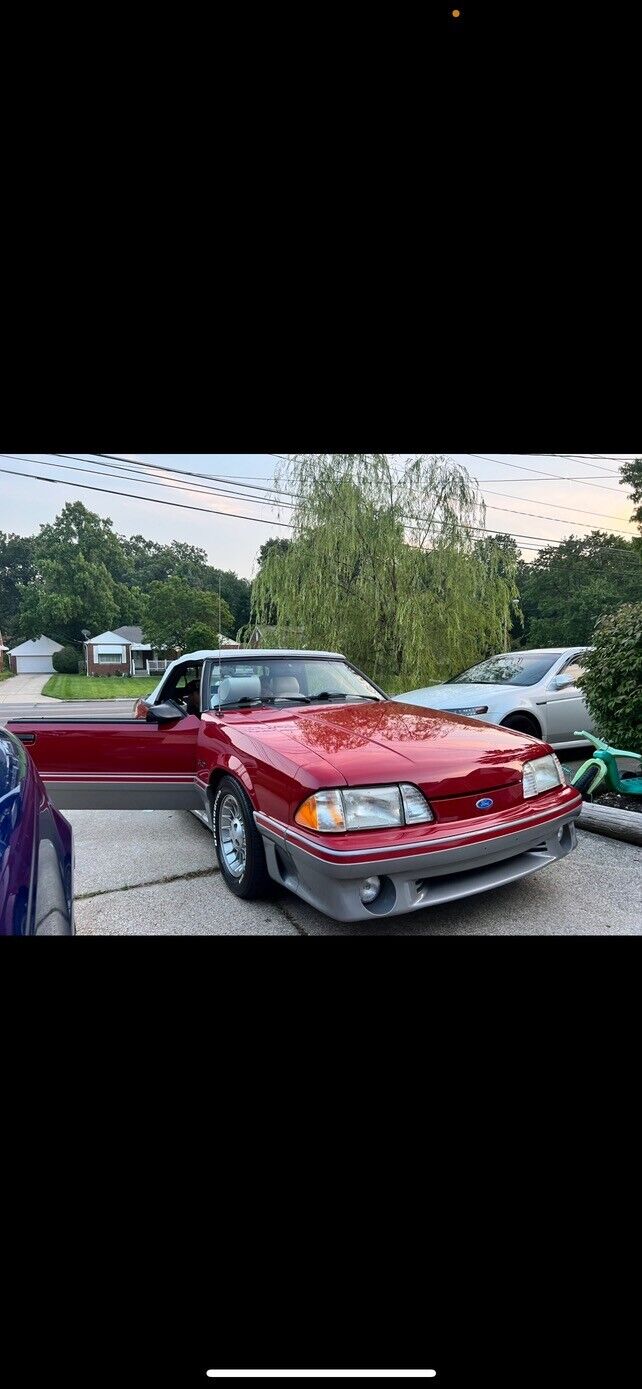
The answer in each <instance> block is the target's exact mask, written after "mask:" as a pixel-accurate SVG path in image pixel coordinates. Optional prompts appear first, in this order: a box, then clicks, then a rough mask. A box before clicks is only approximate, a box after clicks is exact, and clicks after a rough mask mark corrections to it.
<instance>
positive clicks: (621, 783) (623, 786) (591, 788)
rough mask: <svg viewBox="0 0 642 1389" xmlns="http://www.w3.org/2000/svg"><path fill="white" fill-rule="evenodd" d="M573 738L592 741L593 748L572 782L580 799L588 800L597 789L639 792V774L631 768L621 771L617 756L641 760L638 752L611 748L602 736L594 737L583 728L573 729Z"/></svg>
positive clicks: (641, 786) (641, 783)
mask: <svg viewBox="0 0 642 1389" xmlns="http://www.w3.org/2000/svg"><path fill="white" fill-rule="evenodd" d="M575 737H576V738H581V739H582V741H583V742H586V743H592V744H593V746H594V748H595V752H594V753H593V754H592V756H591V757H589V759H588V761H586V762H583V763H582V766H581V767H580V768H579V770H578V771H577V772H576V773H575V776H574V777H573V780H572V782H571V786H574V787H575V789H576V790H577V791H579V792H580V793H581V796H582V799H583V800H585V801H587V800H591V799H592V798H593V797H594V796H595V795H596V793H597V794H599V793H600V792H603V791H607V790H608V791H616V792H618V794H619V795H620V796H642V776H637V775H636V774H635V773H634V772H621V771H620V769H619V767H618V765H617V762H616V760H615V759H616V757H629V758H631V759H632V761H634V762H639V761H640V760H642V754H641V753H639V752H625V751H624V750H623V749H622V748H611V747H609V745H608V743H604V742H602V739H601V738H594V737H593V734H592V733H586V732H584V730H580V731H579V732H578V731H577V730H576V732H575Z"/></svg>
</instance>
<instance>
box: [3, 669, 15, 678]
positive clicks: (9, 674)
mask: <svg viewBox="0 0 642 1389" xmlns="http://www.w3.org/2000/svg"><path fill="white" fill-rule="evenodd" d="M12 675H13V671H12V670H0V680H10V679H11V677H12Z"/></svg>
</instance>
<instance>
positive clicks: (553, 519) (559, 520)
mask: <svg viewBox="0 0 642 1389" xmlns="http://www.w3.org/2000/svg"><path fill="white" fill-rule="evenodd" d="M490 495H491V496H493V495H495V496H496V495H498V494H497V493H495V494H493V493H491V494H490ZM522 500H523V501H526V500H527V498H525V497H524V498H522ZM490 510H491V511H506V512H508V513H509V515H510V516H531V517H532V518H533V520H534V521H550V523H551V524H555V525H557V526H581V527H582V529H583V530H588V531H595V530H598V529H599V527H598V526H592V525H590V523H589V522H588V521H575V520H570V521H567V520H566V518H565V517H563V516H542V515H541V514H540V513H539V512H538V511H515V509H514V507H512V506H491V508H490ZM616 519H617V518H616ZM611 534H612V535H628V536H630V537H631V539H634V537H635V533H634V532H633V531H623V530H620V529H619V527H617V528H616V527H615V526H612V527H611Z"/></svg>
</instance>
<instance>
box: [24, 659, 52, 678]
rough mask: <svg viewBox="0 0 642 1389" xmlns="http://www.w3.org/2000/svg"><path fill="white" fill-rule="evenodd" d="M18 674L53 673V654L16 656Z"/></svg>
mask: <svg viewBox="0 0 642 1389" xmlns="http://www.w3.org/2000/svg"><path fill="white" fill-rule="evenodd" d="M16 668H17V669H16V674H17V675H39V674H40V673H41V672H42V673H43V674H45V673H48V674H49V675H53V662H52V659H51V656H16Z"/></svg>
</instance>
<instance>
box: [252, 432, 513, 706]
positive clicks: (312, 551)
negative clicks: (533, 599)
mask: <svg viewBox="0 0 642 1389" xmlns="http://www.w3.org/2000/svg"><path fill="white" fill-rule="evenodd" d="M285 477H286V479H287V483H288V484H291V486H290V487H289V490H290V491H291V492H292V493H293V494H294V495H295V496H296V504H295V507H294V510H293V513H292V521H293V528H294V538H293V540H292V542H291V543H290V544H289V545H288V548H287V550H284V549H283V548H282V547H278V548H277V547H276V546H275V545H273V546H271V547H269V549H268V550H267V553H266V554H265V558H264V560H263V563H262V565H261V568H260V570H259V573H258V575H257V578H256V579H255V582H254V585H253V604H254V617H255V620H256V621H257V622H258V623H259V625H261V624H262V623H265V622H266V621H267V620H268V618H269V616H270V615H271V613H272V612H273V610H274V607H276V610H277V612H278V621H279V627H289V628H299V629H303V631H304V633H305V645H306V646H309V647H319V648H321V647H326V648H328V649H333V650H339V651H344V652H345V654H346V655H347V656H349V657H350V658H351V659H352V660H354V661H355V663H356V664H357V665H360V666H361V667H362V668H363V669H364V670H366V671H368V672H369V673H371V674H372V675H373V676H374V677H375V678H378V679H379V680H380V681H381V683H382V684H383V685H388V686H389V687H390V688H393V687H395V688H398V689H404V688H406V689H407V688H409V687H412V686H413V685H421V684H428V683H430V682H431V681H434V680H439V679H443V678H445V677H447V676H448V675H452V674H453V673H454V672H455V671H456V670H458V669H460V670H461V669H462V668H463V667H464V666H466V665H470V664H472V663H473V661H475V660H476V659H478V658H479V656H480V655H481V654H483V653H484V652H485V651H487V650H489V649H490V650H497V649H498V648H499V647H500V646H501V645H502V643H503V638H504V634H505V631H506V628H507V626H510V622H511V615H512V603H513V600H514V598H515V597H516V596H517V591H516V588H515V585H514V579H513V577H512V575H511V573H510V564H509V562H508V558H507V557H506V556H504V562H505V566H506V568H505V573H504V575H501V574H500V572H499V569H500V565H499V562H498V559H497V558H496V557H495V558H494V559H493V563H488V562H487V557H485V558H482V557H481V556H480V553H479V551H478V550H477V549H476V545H475V541H474V539H473V536H474V534H475V531H476V529H477V528H479V527H480V526H482V525H483V518H484V504H483V501H482V499H481V496H480V494H479V490H478V488H477V485H476V483H475V481H474V479H473V478H472V477H471V476H470V474H469V473H468V472H467V471H466V469H465V468H463V467H461V466H459V465H457V464H455V463H453V462H452V461H450V460H448V459H446V458H444V457H435V456H432V457H430V456H427V455H423V454H422V455H420V456H418V457H416V458H414V459H413V460H411V461H410V462H408V463H406V464H405V465H403V464H401V463H399V462H397V461H396V460H395V459H393V458H390V457H389V456H387V455H385V454H369V455H364V454H340V455H337V454H334V455H326V454H322V455H319V454H315V455H308V456H306V457H300V458H297V459H292V460H291V462H290V463H289V464H288V466H287V469H286V470H285ZM278 481H280V479H277V482H278Z"/></svg>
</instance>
